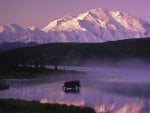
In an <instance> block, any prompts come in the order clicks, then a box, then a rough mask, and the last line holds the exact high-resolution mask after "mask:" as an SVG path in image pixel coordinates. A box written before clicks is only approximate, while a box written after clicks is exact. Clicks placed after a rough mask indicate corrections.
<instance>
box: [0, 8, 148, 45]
mask: <svg viewBox="0 0 150 113" xmlns="http://www.w3.org/2000/svg"><path fill="white" fill-rule="evenodd" d="M149 36H150V24H149V23H148V22H146V21H144V20H142V19H138V18H136V17H133V16H131V15H130V14H127V13H121V12H120V11H109V10H106V9H101V8H99V9H94V10H90V11H88V12H86V13H83V14H80V15H78V16H76V17H72V16H64V17H63V18H60V19H58V20H54V21H53V22H50V23H49V24H48V25H47V26H45V27H44V28H42V29H39V28H36V27H27V28H23V27H21V26H19V25H16V24H10V25H6V26H1V27H0V42H1V43H2V42H17V41H19V42H37V43H50V42H105V41H116V40H122V39H129V38H144V37H149Z"/></svg>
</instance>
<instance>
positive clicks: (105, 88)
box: [0, 66, 150, 113]
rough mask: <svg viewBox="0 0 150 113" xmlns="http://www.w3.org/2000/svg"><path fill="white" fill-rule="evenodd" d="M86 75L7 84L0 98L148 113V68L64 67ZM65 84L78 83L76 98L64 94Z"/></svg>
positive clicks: (53, 76)
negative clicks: (6, 88)
mask: <svg viewBox="0 0 150 113" xmlns="http://www.w3.org/2000/svg"><path fill="white" fill-rule="evenodd" d="M59 68H65V69H66V70H79V71H84V72H86V74H82V75H80V74H71V75H70V74H67V75H63V74H62V75H61V74H60V75H43V76H41V77H39V78H35V79H30V80H28V79H26V80H7V82H8V84H9V85H10V89H8V90H5V91H0V98H19V99H25V100H39V101H40V102H41V103H47V102H48V103H60V104H68V105H70V104H73V105H78V106H90V107H93V108H94V109H95V110H96V111H97V112H99V111H110V112H112V113H150V70H149V69H148V68H130V69H128V68H116V67H113V68H112V67H69V66H68V67H67V66H65V67H64V66H62V67H59ZM67 80H80V81H81V85H82V87H81V91H80V93H79V94H72V93H67V94H66V93H64V92H63V90H62V85H63V83H64V82H65V81H67Z"/></svg>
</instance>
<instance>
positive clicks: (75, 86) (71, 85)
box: [63, 80, 81, 91]
mask: <svg viewBox="0 0 150 113" xmlns="http://www.w3.org/2000/svg"><path fill="white" fill-rule="evenodd" d="M80 87H81V85H80V81H79V80H74V81H68V82H65V83H64V85H63V90H64V91H80Z"/></svg>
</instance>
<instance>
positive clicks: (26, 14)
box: [0, 0, 150, 28]
mask: <svg viewBox="0 0 150 113" xmlns="http://www.w3.org/2000/svg"><path fill="white" fill-rule="evenodd" d="M149 6H150V0H0V25H5V24H9V23H17V24H19V25H21V26H37V27H40V28H41V27H43V26H46V25H47V24H48V23H49V22H50V21H52V20H54V19H58V18H60V17H62V16H64V15H72V16H75V15H78V14H80V13H84V12H86V11H88V10H90V9H96V8H105V9H110V10H114V11H115V10H120V11H124V12H128V13H131V14H132V15H134V16H136V17H139V18H142V19H144V20H146V21H148V22H150V13H149V11H150V7H149Z"/></svg>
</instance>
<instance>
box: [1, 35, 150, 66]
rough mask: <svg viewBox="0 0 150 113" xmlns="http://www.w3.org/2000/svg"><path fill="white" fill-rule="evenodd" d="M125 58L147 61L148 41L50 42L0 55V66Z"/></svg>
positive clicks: (148, 58)
mask: <svg viewBox="0 0 150 113" xmlns="http://www.w3.org/2000/svg"><path fill="white" fill-rule="evenodd" d="M128 58H137V59H138V58H139V59H146V60H150V38H144V39H129V40H122V41H115V42H105V43H51V44H45V45H38V46H34V47H24V48H19V49H15V50H11V51H7V52H1V53H0V62H1V65H19V64H21V65H47V64H49V65H54V64H60V63H67V64H71V63H72V62H76V61H80V62H84V61H86V60H89V59H96V60H99V61H104V60H106V61H108V60H109V61H116V60H122V59H128Z"/></svg>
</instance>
